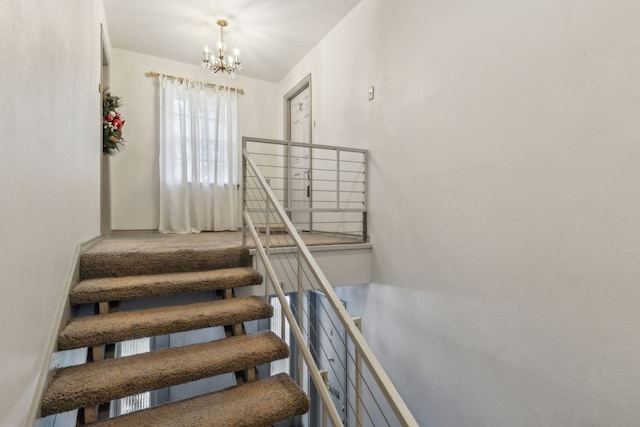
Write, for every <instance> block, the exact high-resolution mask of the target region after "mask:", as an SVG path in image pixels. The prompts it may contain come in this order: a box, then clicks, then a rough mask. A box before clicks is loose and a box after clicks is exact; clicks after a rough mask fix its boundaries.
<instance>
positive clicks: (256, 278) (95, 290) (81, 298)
mask: <svg viewBox="0 0 640 427" xmlns="http://www.w3.org/2000/svg"><path fill="white" fill-rule="evenodd" d="M261 283H262V275H261V274H260V273H258V272H257V271H256V270H254V269H253V268H249V267H238V268H225V269H219V270H209V271H195V272H187V273H167V274H149V275H141V276H126V277H106V278H99V279H88V280H84V281H82V282H80V283H78V284H77V285H76V286H75V287H74V288H73V289H72V290H71V295H70V299H71V304H87V303H96V302H102V301H122V300H128V299H134V298H145V297H152V296H160V295H175V294H181V293H191V292H203V291H215V290H220V289H231V288H235V287H241V286H251V285H259V284H261Z"/></svg>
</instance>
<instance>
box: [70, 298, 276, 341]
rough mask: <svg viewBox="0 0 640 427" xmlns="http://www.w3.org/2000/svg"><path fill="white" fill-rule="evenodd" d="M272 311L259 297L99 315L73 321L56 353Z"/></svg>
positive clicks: (265, 315) (262, 316) (259, 316)
mask: <svg viewBox="0 0 640 427" xmlns="http://www.w3.org/2000/svg"><path fill="white" fill-rule="evenodd" d="M272 315H273V308H272V307H271V306H270V305H269V304H267V303H266V302H265V301H264V300H262V299H261V298H259V297H256V296H251V297H243V298H230V299H223V300H217V301H210V302H201V303H196V304H188V305H178V306H171V307H158V308H149V309H145V310H135V311H124V312H117V313H107V314H98V315H95V316H87V317H79V318H73V319H71V320H70V321H69V323H68V324H67V325H66V326H65V327H64V328H63V329H62V331H61V332H60V334H59V335H58V350H70V349H73V348H81V347H92V346H97V345H102V344H108V343H115V342H120V341H125V340H130V339H134V338H142V337H151V336H156V335H164V334H170V333H174V332H181V331H188V330H194V329H201V328H207V327H211V326H223V325H233V324H237V323H242V322H245V321H250V320H256V319H265V318H268V317H271V316H272Z"/></svg>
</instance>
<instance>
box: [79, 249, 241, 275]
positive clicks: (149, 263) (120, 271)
mask: <svg viewBox="0 0 640 427" xmlns="http://www.w3.org/2000/svg"><path fill="white" fill-rule="evenodd" d="M249 265H251V257H250V255H249V250H248V249H246V248H243V247H241V246H238V247H230V248H189V247H179V248H171V247H170V248H155V249H153V250H150V249H148V248H138V249H136V248H135V247H132V248H131V249H130V250H128V251H104V250H100V247H99V246H98V247H97V248H91V249H89V250H87V251H86V252H84V253H83V254H82V255H81V256H80V279H81V280H86V279H96V278H99V277H122V276H138V275H143V274H163V273H178V272H187V271H205V270H216V269H219V268H234V267H247V266H249Z"/></svg>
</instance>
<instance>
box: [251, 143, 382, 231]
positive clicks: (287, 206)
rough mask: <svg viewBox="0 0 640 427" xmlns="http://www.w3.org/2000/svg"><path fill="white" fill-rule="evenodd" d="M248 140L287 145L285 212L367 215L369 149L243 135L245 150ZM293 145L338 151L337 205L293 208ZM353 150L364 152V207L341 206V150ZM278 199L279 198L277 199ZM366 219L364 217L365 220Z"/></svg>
mask: <svg viewBox="0 0 640 427" xmlns="http://www.w3.org/2000/svg"><path fill="white" fill-rule="evenodd" d="M247 142H257V143H261V144H274V145H282V146H285V154H284V157H285V164H284V166H283V168H284V170H285V178H284V180H285V183H286V190H285V195H286V197H285V200H284V203H285V206H284V210H285V212H289V213H291V212H309V213H311V214H313V212H345V213H347V212H360V213H362V214H363V215H366V213H367V210H368V208H369V197H368V187H369V186H368V181H369V179H368V177H369V175H368V174H369V170H368V168H369V162H368V161H367V157H368V155H369V150H364V149H361V148H350V147H339V146H335V145H322V144H309V143H306V142H296V141H281V140H277V139H268V138H254V137H248V136H243V137H242V148H243V150H244V149H246V148H247ZM291 147H301V148H309V149H323V150H332V151H336V164H337V179H336V193H337V194H336V207H335V208H313V207H310V208H293V207H291V199H292V193H291V192H292V185H291V168H292V163H291V162H292V158H291ZM341 151H342V152H351V153H358V154H362V155H363V157H364V202H363V207H362V208H341V207H340V152H341ZM276 200H277V199H276ZM364 221H366V220H365V219H363V222H364ZM364 228H365V230H366V223H365V224H364ZM366 238H367V236H366V233H365V235H364V236H363V240H364V239H366Z"/></svg>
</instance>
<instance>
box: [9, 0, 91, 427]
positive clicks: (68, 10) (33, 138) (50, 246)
mask: <svg viewBox="0 0 640 427" xmlns="http://www.w3.org/2000/svg"><path fill="white" fill-rule="evenodd" d="M1 4H2V5H1V6H0V52H2V55H0V70H2V78H1V79H0V94H1V96H0V117H2V121H0V135H2V142H0V200H2V207H1V208H0V223H1V224H2V237H0V271H1V272H2V296H3V301H2V309H0V325H2V327H1V328H0V330H1V331H2V332H1V333H0V336H1V342H2V350H0V425H1V426H12V427H13V426H21V425H31V422H32V421H29V408H30V407H31V406H32V402H37V401H38V398H39V395H38V394H39V392H40V390H39V387H40V386H41V384H42V381H43V380H44V378H45V375H46V367H47V366H48V361H49V355H50V351H51V350H52V349H53V340H54V339H55V336H56V332H57V328H58V325H59V322H60V318H59V317H60V316H61V313H60V311H59V310H60V308H61V307H62V306H63V305H64V301H65V299H66V298H67V286H68V283H69V276H70V274H71V272H72V271H73V267H74V265H73V261H74V259H73V257H74V253H75V251H76V248H77V246H78V245H79V244H80V243H82V242H85V241H87V240H90V239H91V238H93V237H95V236H97V235H98V234H99V232H100V158H101V155H102V154H101V150H102V147H101V145H102V139H101V138H102V135H101V129H100V116H101V114H102V112H101V98H100V94H99V92H98V84H99V83H100V20H101V16H102V15H103V10H102V3H101V2H100V1H94V0H91V1H88V0H68V1H65V2H62V1H49V2H43V1H36V0H19V1H18V0H8V1H2V3H1Z"/></svg>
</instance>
